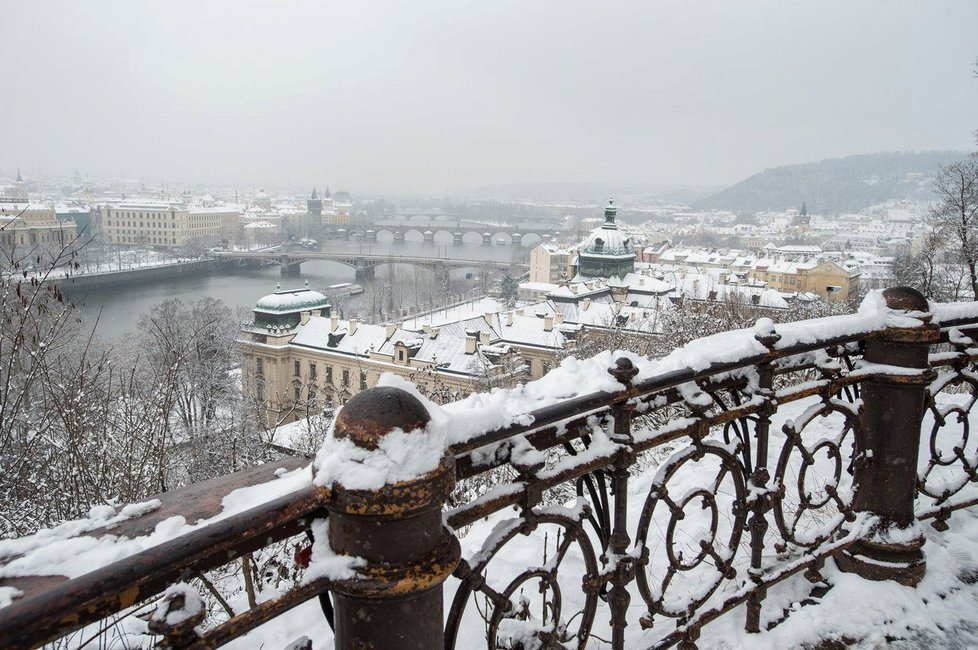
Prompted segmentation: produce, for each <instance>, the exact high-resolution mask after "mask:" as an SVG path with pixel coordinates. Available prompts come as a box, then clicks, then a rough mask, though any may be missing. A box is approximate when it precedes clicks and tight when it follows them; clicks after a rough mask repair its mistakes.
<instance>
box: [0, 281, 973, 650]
mask: <svg viewBox="0 0 978 650" xmlns="http://www.w3.org/2000/svg"><path fill="white" fill-rule="evenodd" d="M942 328H943V329H942ZM969 329H978V303H969V304H967V305H928V304H927V303H926V301H924V300H923V298H922V297H921V296H920V295H919V294H916V292H913V291H912V290H908V289H905V288H904V289H891V290H887V291H885V292H873V293H871V294H870V296H869V297H867V299H866V300H865V301H864V302H863V304H862V306H861V307H860V309H859V312H858V313H857V314H855V315H852V316H836V317H830V318H823V319H816V320H809V321H803V322H799V323H789V324H779V325H777V326H775V325H774V324H773V323H771V322H770V321H768V320H767V319H762V320H761V321H759V322H758V324H757V325H756V326H755V327H753V328H750V329H744V330H737V331H732V332H725V333H723V334H718V335H716V336H712V337H707V338H705V339H699V340H697V341H693V342H691V343H690V344H688V345H686V346H684V347H683V348H680V349H678V350H676V351H674V352H673V353H671V354H669V355H668V356H666V357H663V358H661V359H647V358H643V357H640V356H637V355H634V354H630V353H623V352H619V353H611V352H605V353H601V354H599V355H597V356H595V357H592V358H590V359H574V358H568V359H566V360H564V362H563V363H562V364H561V365H560V367H558V368H557V369H555V370H553V371H551V372H550V373H548V374H547V375H546V376H545V377H543V378H542V379H540V380H537V381H534V382H531V383H529V384H526V385H525V386H520V387H517V388H513V389H505V390H495V391H493V392H491V393H481V394H476V395H471V396H469V397H467V398H465V399H463V400H460V401H459V402H455V403H452V404H448V405H445V406H438V405H436V404H434V403H432V402H430V401H428V400H426V399H425V398H424V397H423V396H422V395H420V394H419V393H418V391H417V390H416V389H415V388H414V386H412V385H411V384H409V383H408V382H406V381H404V380H402V379H399V378H397V377H394V376H385V377H384V378H382V381H381V383H380V385H379V386H378V387H376V388H373V389H370V390H367V391H364V392H362V393H360V394H359V395H357V396H356V397H354V398H353V399H352V400H350V402H348V403H347V405H346V406H345V407H344V408H342V409H341V410H340V412H339V414H338V415H337V418H336V420H335V423H334V428H333V430H331V431H330V434H329V436H328V439H327V441H326V443H325V444H324V446H323V448H322V449H321V450H320V452H319V453H318V455H317V457H316V460H315V462H314V463H313V466H312V470H311V471H310V469H309V468H308V467H306V468H300V469H295V470H293V471H291V472H289V471H286V472H278V473H277V474H282V476H281V477H279V478H275V479H272V480H268V479H267V478H265V479H264V480H262V481H261V482H258V483H257V484H256V485H252V486H247V487H239V489H236V490H231V489H230V486H231V484H232V483H233V481H231V480H230V479H228V480H227V485H226V487H224V488H220V487H213V486H211V487H206V488H201V489H200V490H199V491H198V492H196V493H195V494H209V495H210V496H209V499H210V501H209V502H210V505H209V506H208V507H207V508H203V509H200V508H198V509H197V512H198V513H199V515H198V517H197V519H196V520H194V521H190V520H188V517H187V516H185V515H183V514H181V511H183V512H189V511H191V510H193V508H192V507H191V504H192V499H191V497H190V496H189V495H190V493H188V492H182V493H181V492H180V491H178V492H176V493H173V494H172V495H161V497H160V501H159V502H156V501H151V502H148V503H147V504H146V505H143V506H137V507H136V509H135V510H133V509H130V510H123V511H119V512H116V511H115V510H112V512H109V510H107V509H96V510H93V512H92V513H91V515H90V517H89V518H88V519H86V520H82V521H79V522H71V523H68V524H64V525H62V526H59V527H57V528H55V529H52V530H48V531H41V532H39V533H37V534H36V535H34V536H31V537H28V538H24V539H20V540H6V541H2V542H0V563H2V566H0V647H24V646H32V645H37V644H39V643H42V642H45V641H48V640H52V639H56V638H58V637H60V636H62V635H64V634H65V633H67V632H70V631H72V630H76V629H79V628H81V627H82V626H85V625H91V624H96V625H98V623H97V622H98V621H100V620H101V619H104V618H107V617H109V616H114V615H116V614H118V613H126V612H133V611H144V612H145V611H150V610H148V609H147V608H148V607H150V603H151V599H152V597H153V596H154V595H155V594H158V593H160V592H161V591H163V590H164V589H165V588H166V586H167V585H169V584H174V583H183V582H189V583H192V584H200V585H202V586H203V589H204V590H205V592H206V593H204V594H203V596H204V600H203V601H201V600H200V599H199V598H196V597H195V593H196V592H195V593H191V592H190V591H188V590H190V589H192V588H191V587H188V586H187V585H185V584H181V585H180V586H178V587H176V588H174V589H173V590H171V591H169V592H167V595H166V597H165V598H164V600H163V601H162V604H160V605H159V608H158V609H157V610H156V611H157V613H156V614H152V613H150V614H148V618H149V624H148V628H144V629H142V632H146V631H148V632H150V633H153V634H158V635H162V636H163V638H164V640H165V642H166V643H169V644H170V645H171V646H172V647H183V646H192V645H194V644H200V645H202V646H209V647H212V646H214V645H219V644H221V643H224V642H226V641H228V640H230V639H232V638H235V637H237V636H240V635H242V634H245V633H247V632H248V631H250V630H253V629H254V628H256V627H257V626H259V625H262V624H263V623H265V622H267V621H270V620H271V619H273V618H275V617H277V616H279V615H281V614H282V613H283V612H285V611H287V610H289V609H291V608H292V607H295V606H297V605H299V604H301V603H302V602H304V601H305V600H308V599H310V598H312V597H314V596H319V598H320V601H321V604H322V606H323V611H324V613H325V615H326V617H327V620H329V622H330V625H331V626H332V625H333V623H334V619H335V636H334V641H335V645H336V647H340V648H347V647H354V645H355V643H368V644H373V645H374V647H398V646H400V645H404V644H406V643H407V642H408V641H410V642H411V643H412V644H413V645H415V646H419V647H457V646H458V644H459V643H461V640H462V639H471V638H473V636H479V637H487V638H486V642H487V643H488V645H489V647H540V646H548V645H550V646H554V645H558V644H563V645H574V646H577V647H583V646H584V645H585V644H587V642H588V640H589V639H590V638H592V637H593V638H609V639H610V642H611V645H612V647H615V648H622V647H632V646H633V645H635V644H637V643H639V642H640V643H641V644H642V645H643V646H649V645H650V644H651V646H652V647H667V646H669V645H672V644H675V643H681V644H684V647H687V648H692V647H694V643H695V640H696V639H697V637H698V636H699V634H700V631H701V629H702V627H703V626H704V625H705V624H707V623H709V622H710V621H712V620H715V619H716V618H718V617H719V616H721V615H723V614H725V613H727V612H730V611H731V610H733V609H734V608H737V607H739V606H741V605H745V606H746V614H745V615H746V622H745V627H746V629H747V630H748V631H751V632H756V631H758V630H760V629H761V628H762V627H763V626H765V625H767V624H770V623H772V622H774V621H777V620H779V617H782V615H783V612H782V608H780V607H774V608H773V609H771V610H770V611H769V612H768V613H765V611H766V610H765V609H764V604H765V602H766V600H767V599H768V589H769V588H770V587H771V586H773V585H774V584H777V583H779V582H781V581H784V580H788V579H789V578H791V576H793V575H796V574H797V573H799V572H803V573H804V575H805V577H806V578H807V579H808V580H809V581H811V582H813V583H819V584H822V581H823V575H822V569H823V566H824V565H825V563H826V562H828V561H830V560H831V561H834V562H835V563H836V564H837V565H838V566H839V567H840V568H841V569H842V570H844V571H848V572H851V573H854V574H856V575H858V576H862V577H864V578H869V579H881V578H886V579H893V580H897V581H900V582H903V583H905V584H915V583H916V582H917V581H919V580H920V579H921V577H922V576H923V574H924V568H925V564H924V555H923V551H922V550H921V548H920V546H921V543H922V539H923V537H922V532H921V528H920V526H919V524H918V521H919V520H921V519H933V520H934V522H933V523H934V527H935V528H937V529H946V528H947V526H948V523H947V521H948V518H949V517H950V515H951V514H952V513H953V512H954V511H955V510H956V509H960V508H962V507H968V506H970V505H974V503H975V500H974V497H975V495H974V494H973V492H972V491H971V489H972V488H971V484H972V483H973V482H974V481H975V480H976V478H978V456H976V455H975V454H974V452H969V451H967V450H966V449H965V445H964V444H960V443H958V442H955V441H954V440H953V437H954V436H955V435H960V434H956V433H955V431H954V430H953V429H954V426H953V425H955V424H960V423H964V424H963V425H962V426H965V427H966V426H967V419H968V417H969V416H970V413H971V409H972V407H973V405H974V402H975V399H976V398H975V396H976V395H978V373H976V372H975V371H974V364H975V361H976V359H978V346H976V345H975V344H974V342H973V341H972V339H971V338H970V336H969ZM939 343H944V344H945V345H946V346H949V348H948V349H945V350H934V351H933V353H931V352H932V347H933V346H934V345H936V344H939ZM884 423H887V424H886V426H884ZM918 458H919V461H918ZM918 471H919V474H918ZM253 475H254V476H255V477H257V476H259V475H260V474H259V473H254V474H253ZM267 475H268V472H265V474H264V475H262V476H267ZM215 485H221V483H220V481H218V483H217V484H215ZM235 485H236V486H240V479H238V483H235ZM636 486H638V487H639V488H640V489H639V490H638V491H636V489H634V488H635V487H636ZM215 495H216V496H215ZM572 495H573V496H574V497H575V498H574V499H571V498H570V497H571V496H572ZM636 495H637V496H638V498H636ZM193 498H197V497H193ZM446 502H450V504H451V507H450V508H448V509H444V508H445V504H446ZM567 502H573V506H572V507H570V508H567V507H563V506H562V505H561V504H563V503H567ZM511 507H515V509H516V512H515V513H514V512H511V511H509V510H508V509H509V508H511ZM914 508H916V511H915V510H914ZM141 510H145V512H142V511H141ZM140 521H144V522H147V523H146V524H145V525H143V527H142V529H140V528H139V522H140ZM150 523H151V524H152V525H149V524H150ZM127 526H128V528H127ZM466 531H467V532H466ZM461 532H466V534H464V535H461V536H460V535H459V533H461ZM301 535H305V536H308V537H309V538H311V540H312V543H311V544H309V545H308V546H307V545H306V544H300V552H298V553H296V555H295V559H294V560H292V559H290V558H288V557H285V556H283V555H284V554H283V552H282V550H279V551H278V553H279V557H278V558H277V559H275V562H276V565H277V566H279V567H283V566H286V565H288V566H290V567H292V569H290V570H291V571H292V572H294V573H295V575H296V576H298V577H296V578H295V581H294V584H293V586H292V587H291V588H289V589H287V590H285V591H284V592H283V593H280V594H279V595H278V596H277V597H273V598H271V599H269V600H265V601H262V602H252V603H251V604H250V607H249V608H248V609H247V610H245V611H243V612H242V611H239V610H236V609H232V608H231V607H225V609H226V611H227V616H226V620H224V621H223V622H216V621H215V622H212V623H210V624H209V625H208V623H207V621H208V620H210V619H211V618H213V617H212V616H211V617H209V616H207V612H206V611H205V610H206V609H207V605H206V604H205V601H206V602H216V603H218V604H221V603H223V604H224V605H226V604H227V603H226V602H225V599H224V598H223V597H222V596H221V595H220V589H219V587H220V586H221V585H220V584H218V585H216V586H215V581H214V580H211V579H208V578H207V577H206V575H209V574H208V573H207V572H209V571H211V570H214V569H216V568H218V567H220V566H221V565H224V564H226V563H227V562H228V560H229V559H230V558H235V557H239V556H243V555H244V556H247V554H249V553H251V552H252V551H254V550H255V549H260V548H263V547H266V546H269V545H271V544H281V543H282V542H281V541H282V540H293V541H292V542H291V543H292V544H293V545H295V544H296V543H297V542H296V540H297V539H298V538H297V536H301ZM460 542H461V543H460ZM246 574H247V575H251V574H248V573H247V572H246ZM46 576H48V577H46ZM49 576H63V578H60V579H58V580H56V581H55V582H53V583H52V582H51V579H50V577H49ZM65 578H70V579H68V580H65ZM251 579H253V577H252V578H246V580H251ZM52 585H54V586H52ZM446 586H448V587H450V588H451V589H452V590H453V591H454V595H453V596H452V598H451V599H450V601H447V602H450V603H451V604H450V608H449V612H448V618H447V622H446V621H445V620H444V619H443V616H442V603H443V595H442V592H443V590H444V589H445V588H446ZM252 589H253V587H252ZM405 598H409V599H410V600H411V607H410V608H403V607H397V606H396V603H398V602H402V601H403V599H405ZM636 607H639V608H640V609H641V611H643V612H644V613H643V614H640V615H637V616H636V614H635V612H636V611H638V610H636ZM668 619H675V623H676V624H675V626H673V627H672V629H669V626H665V625H662V624H661V623H662V621H664V620H668ZM376 621H383V625H378V624H376ZM635 623H638V624H639V625H635ZM599 625H606V626H608V627H609V628H610V631H608V632H603V631H599V630H598V629H597V627H596V626H599ZM97 629H100V628H95V630H96V631H97ZM130 633H131V632H130ZM466 643H468V642H466ZM458 647H461V646H458Z"/></svg>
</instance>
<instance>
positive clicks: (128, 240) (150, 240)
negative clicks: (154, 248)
mask: <svg viewBox="0 0 978 650" xmlns="http://www.w3.org/2000/svg"><path fill="white" fill-rule="evenodd" d="M109 241H110V242H112V243H114V244H164V245H166V244H169V245H171V246H176V243H177V239H176V237H172V238H170V239H169V240H168V239H167V238H166V237H124V236H122V235H110V236H109Z"/></svg>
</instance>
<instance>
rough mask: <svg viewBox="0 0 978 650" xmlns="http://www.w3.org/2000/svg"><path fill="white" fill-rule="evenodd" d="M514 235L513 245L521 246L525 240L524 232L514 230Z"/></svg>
mask: <svg viewBox="0 0 978 650" xmlns="http://www.w3.org/2000/svg"><path fill="white" fill-rule="evenodd" d="M512 237H513V246H519V245H520V244H521V243H522V241H523V233H519V232H514V233H513V235H512Z"/></svg>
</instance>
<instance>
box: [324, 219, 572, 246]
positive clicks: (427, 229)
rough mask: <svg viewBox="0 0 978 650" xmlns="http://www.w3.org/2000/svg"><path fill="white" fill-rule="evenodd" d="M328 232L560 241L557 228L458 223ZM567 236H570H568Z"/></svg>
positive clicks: (458, 241) (487, 241)
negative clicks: (473, 235)
mask: <svg viewBox="0 0 978 650" xmlns="http://www.w3.org/2000/svg"><path fill="white" fill-rule="evenodd" d="M327 232H328V233H329V235H330V236H331V237H333V238H335V239H343V240H349V239H365V240H367V241H377V235H378V234H380V233H382V232H386V233H388V234H390V235H392V236H393V238H394V241H398V242H400V241H404V240H405V235H406V234H407V233H410V232H414V233H417V234H419V235H421V237H422V240H423V241H424V242H425V243H428V244H431V243H434V241H435V236H436V235H439V234H443V235H450V236H451V237H452V243H454V244H455V245H456V246H461V245H462V244H463V243H464V238H465V236H466V235H470V240H471V239H473V238H472V237H471V234H473V233H474V234H476V235H478V236H479V237H480V238H481V241H482V245H483V246H492V244H493V242H496V243H501V244H504V245H516V246H519V245H523V244H524V242H525V241H534V242H535V243H534V244H533V245H535V244H536V243H541V242H548V241H551V240H554V239H557V238H558V237H559V236H560V234H561V233H560V231H559V230H558V229H557V228H556V227H553V228H524V227H520V226H513V225H498V224H480V223H466V222H456V223H454V224H452V223H445V222H431V223H410V222H403V223H396V224H394V223H366V224H355V225H354V224H351V225H348V226H334V227H330V228H329V229H328V230H327ZM565 234H567V233H565ZM573 235H574V237H575V239H579V238H580V236H582V235H581V233H579V232H577V231H574V232H573Z"/></svg>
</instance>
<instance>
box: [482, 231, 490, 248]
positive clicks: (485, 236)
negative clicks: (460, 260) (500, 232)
mask: <svg viewBox="0 0 978 650" xmlns="http://www.w3.org/2000/svg"><path fill="white" fill-rule="evenodd" d="M482 245H483V246H492V233H491V232H484V233H482Z"/></svg>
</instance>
